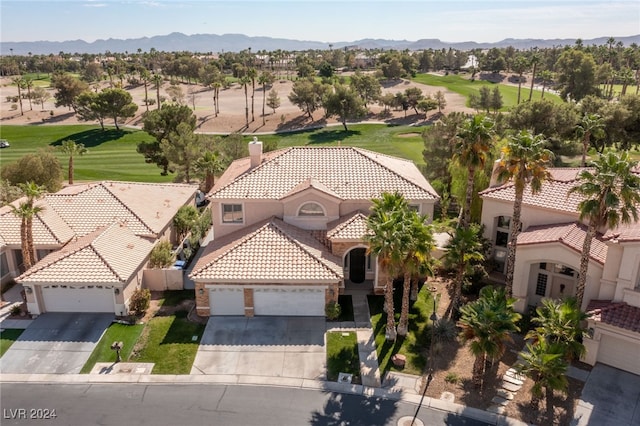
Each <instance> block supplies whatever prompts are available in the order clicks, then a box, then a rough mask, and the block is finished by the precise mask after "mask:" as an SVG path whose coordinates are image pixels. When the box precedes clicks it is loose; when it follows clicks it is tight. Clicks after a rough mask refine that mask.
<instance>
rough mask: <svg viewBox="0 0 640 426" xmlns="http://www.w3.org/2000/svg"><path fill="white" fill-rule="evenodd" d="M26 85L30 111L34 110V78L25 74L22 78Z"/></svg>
mask: <svg viewBox="0 0 640 426" xmlns="http://www.w3.org/2000/svg"><path fill="white" fill-rule="evenodd" d="M22 82H23V84H24V87H26V88H27V99H29V111H33V106H32V105H31V88H32V87H33V78H31V77H28V76H25V77H24V78H23V79H22Z"/></svg>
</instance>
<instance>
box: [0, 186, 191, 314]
mask: <svg viewBox="0 0 640 426" xmlns="http://www.w3.org/2000/svg"><path fill="white" fill-rule="evenodd" d="M196 190H197V188H196V187H195V186H192V185H180V184H148V183H135V182H115V181H105V182H98V183H89V184H82V185H74V186H69V187H66V188H63V189H62V190H61V191H59V192H57V193H55V194H45V195H44V197H43V198H41V199H40V200H38V201H36V203H37V205H38V206H40V207H42V208H43V210H42V211H41V212H40V213H37V214H36V215H35V217H34V219H33V236H34V249H35V251H36V260H37V263H36V264H35V265H33V266H32V267H31V268H30V269H29V270H27V271H25V270H24V265H23V259H22V252H21V239H20V219H19V218H18V217H16V216H15V215H14V214H13V213H12V212H11V208H10V207H9V206H5V207H3V208H2V209H0V260H1V265H0V266H1V270H2V272H1V275H2V281H3V283H4V282H5V281H8V280H11V279H15V280H16V282H18V283H20V284H22V285H23V287H24V289H25V294H26V298H27V308H28V310H29V312H30V313H31V314H34V315H38V314H41V313H43V312H113V313H114V314H116V315H125V314H126V313H127V311H128V300H129V298H130V296H131V294H132V293H133V291H134V290H135V289H136V288H140V286H141V285H142V273H143V270H144V268H145V267H146V266H147V264H148V260H149V255H150V253H151V250H152V248H153V246H154V245H155V243H156V242H157V241H159V240H161V239H167V240H169V241H171V242H173V243H174V244H176V243H177V241H176V233H175V231H174V229H173V217H174V216H175V214H176V213H177V211H178V209H179V208H180V207H182V206H184V205H187V204H193V203H194V200H195V194H196ZM20 201H21V200H17V201H16V202H15V204H16V205H17V204H18V203H20Z"/></svg>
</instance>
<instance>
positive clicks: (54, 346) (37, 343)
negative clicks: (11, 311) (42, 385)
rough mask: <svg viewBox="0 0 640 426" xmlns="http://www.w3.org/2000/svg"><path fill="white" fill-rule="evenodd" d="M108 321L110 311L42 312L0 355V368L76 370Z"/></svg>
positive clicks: (44, 371) (14, 370)
mask: <svg viewBox="0 0 640 426" xmlns="http://www.w3.org/2000/svg"><path fill="white" fill-rule="evenodd" d="M112 321H113V314H81V313H46V314H42V315H40V316H39V317H38V318H36V319H35V320H34V321H33V323H32V324H31V325H30V326H29V328H27V329H26V330H25V331H24V333H22V335H20V337H19V338H18V340H16V341H15V342H14V343H13V345H12V346H11V348H9V350H8V351H7V352H5V354H4V355H3V356H2V358H0V372H2V373H4V374H7V373H19V374H30V373H35V374H47V373H55V374H74V373H79V372H80V370H81V369H82V367H83V366H84V364H85V363H86V362H87V359H88V358H89V356H90V355H91V352H93V349H94V348H95V347H96V344H97V343H98V341H99V340H100V338H101V337H102V335H103V334H104V331H105V330H106V329H107V327H109V324H111V322H112Z"/></svg>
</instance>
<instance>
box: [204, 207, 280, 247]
mask: <svg viewBox="0 0 640 426" xmlns="http://www.w3.org/2000/svg"><path fill="white" fill-rule="evenodd" d="M222 204H242V213H243V216H244V222H243V223H238V224H235V223H224V224H223V223H222V218H221V215H222ZM271 216H277V217H282V203H281V202H280V201H277V200H265V201H255V200H242V201H239V200H236V201H224V202H220V201H215V203H213V204H212V206H211V217H212V223H213V234H214V237H215V238H220V237H222V236H223V235H227V234H230V233H232V232H235V231H237V230H239V229H242V228H245V227H247V226H250V225H253V224H255V223H257V222H260V221H262V220H265V219H268V218H270V217H271Z"/></svg>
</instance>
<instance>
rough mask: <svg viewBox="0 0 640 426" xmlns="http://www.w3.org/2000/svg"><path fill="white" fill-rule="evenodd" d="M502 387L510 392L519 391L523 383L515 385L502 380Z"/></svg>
mask: <svg viewBox="0 0 640 426" xmlns="http://www.w3.org/2000/svg"><path fill="white" fill-rule="evenodd" d="M502 387H503V388H504V389H506V390H508V391H509V392H518V391H519V390H520V388H521V387H522V385H515V384H513V383H509V382H502Z"/></svg>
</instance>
